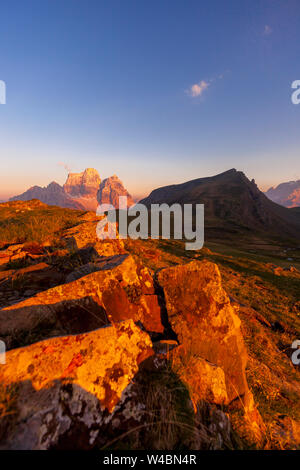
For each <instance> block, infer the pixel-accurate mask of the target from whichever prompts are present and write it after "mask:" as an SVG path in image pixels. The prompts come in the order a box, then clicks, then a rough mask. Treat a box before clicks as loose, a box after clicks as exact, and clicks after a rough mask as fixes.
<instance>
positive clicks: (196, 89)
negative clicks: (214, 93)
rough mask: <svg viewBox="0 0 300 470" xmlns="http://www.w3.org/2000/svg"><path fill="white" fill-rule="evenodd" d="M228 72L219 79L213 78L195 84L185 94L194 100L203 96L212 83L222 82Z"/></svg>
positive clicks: (219, 76)
mask: <svg viewBox="0 0 300 470" xmlns="http://www.w3.org/2000/svg"><path fill="white" fill-rule="evenodd" d="M227 72H228V71H226V72H224V73H221V74H219V75H218V76H217V77H214V78H211V79H210V80H200V81H199V82H198V83H194V84H193V85H191V86H190V87H189V88H188V89H187V90H185V93H186V94H187V95H189V96H191V97H192V98H196V97H197V96H201V95H203V93H204V92H205V91H206V90H207V88H208V87H210V85H211V84H212V83H214V82H216V81H217V80H222V79H223V78H224V77H225V74H226V73H227Z"/></svg>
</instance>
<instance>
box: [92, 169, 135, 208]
mask: <svg viewBox="0 0 300 470" xmlns="http://www.w3.org/2000/svg"><path fill="white" fill-rule="evenodd" d="M119 196H126V197H127V207H130V206H133V205H134V201H133V199H132V197H131V196H130V194H129V192H128V191H127V190H126V189H125V188H124V186H123V183H122V181H121V180H120V179H119V178H118V177H117V176H116V175H113V176H111V177H110V178H106V179H104V180H103V181H102V183H101V184H100V187H99V191H98V194H97V199H98V203H99V204H112V205H113V206H114V207H115V208H116V209H118V208H119Z"/></svg>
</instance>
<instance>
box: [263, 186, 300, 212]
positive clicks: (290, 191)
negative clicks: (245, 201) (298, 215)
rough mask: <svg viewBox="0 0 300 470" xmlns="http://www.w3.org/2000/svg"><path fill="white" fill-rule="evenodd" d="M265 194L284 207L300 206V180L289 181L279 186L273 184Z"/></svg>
mask: <svg viewBox="0 0 300 470" xmlns="http://www.w3.org/2000/svg"><path fill="white" fill-rule="evenodd" d="M265 195H266V196H267V197H268V198H269V199H271V201H273V202H276V203H277V204H280V205H281V206H284V207H299V206H300V180H297V181H287V182H286V183H280V184H278V185H277V186H272V187H271V188H269V189H268V191H266V192H265Z"/></svg>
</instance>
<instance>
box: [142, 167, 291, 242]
mask: <svg viewBox="0 0 300 470" xmlns="http://www.w3.org/2000/svg"><path fill="white" fill-rule="evenodd" d="M141 203H144V204H145V205H146V206H148V207H149V206H150V205H151V204H161V203H168V204H173V203H179V204H188V203H190V204H191V203H192V204H196V203H198V204H204V205H205V226H206V232H207V233H208V231H210V233H213V232H214V231H216V232H219V233H220V230H221V229H222V233H224V235H225V232H229V233H231V232H232V233H234V232H237V233H240V232H241V231H242V232H245V233H247V232H248V233H249V232H251V233H253V232H256V233H257V234H260V235H261V234H267V235H269V236H275V237H278V236H280V237H287V238H290V237H292V238H299V230H300V220H299V217H298V216H297V214H296V213H295V212H293V211H291V210H289V209H286V208H285V207H282V206H280V205H278V204H275V203H274V202H272V201H270V200H269V199H268V198H267V197H266V196H265V195H264V194H263V193H262V192H261V191H260V190H259V189H258V187H257V186H256V184H255V182H254V181H253V180H252V181H250V180H249V179H248V178H247V177H246V176H245V175H244V173H243V172H241V171H237V170H235V169H232V170H228V171H226V172H224V173H221V174H219V175H216V176H212V177H208V178H199V179H195V180H192V181H188V182H186V183H182V184H177V185H171V186H165V187H162V188H158V189H156V190H154V191H152V192H151V194H150V195H149V196H148V197H146V198H145V199H143V200H142V201H141Z"/></svg>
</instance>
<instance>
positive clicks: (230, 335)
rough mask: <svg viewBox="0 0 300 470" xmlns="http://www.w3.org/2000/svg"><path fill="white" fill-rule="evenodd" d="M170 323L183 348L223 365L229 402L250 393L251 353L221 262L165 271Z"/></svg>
mask: <svg viewBox="0 0 300 470" xmlns="http://www.w3.org/2000/svg"><path fill="white" fill-rule="evenodd" d="M157 280H158V283H159V284H160V286H161V287H162V288H163V290H164V295H165V301H166V308H167V311H168V318H169V322H170V324H171V326H172V328H173V330H174V331H175V333H176V334H177V336H178V339H179V342H180V343H181V344H182V346H183V350H184V351H185V353H186V352H188V353H189V354H190V355H191V356H194V357H195V356H200V357H202V358H203V359H206V360H207V361H209V362H211V363H212V364H215V365H217V366H219V367H221V368H222V369H223V371H224V373H225V382H226V390H227V396H228V401H229V402H230V401H232V400H234V399H235V398H236V397H238V396H243V395H247V394H248V391H249V390H248V385H247V381H246V376H245V366H246V361H247V352H246V349H245V345H244V341H243V337H242V334H241V331H240V319H239V318H238V316H237V315H236V313H235V311H234V309H233V308H232V306H231V304H230V300H229V297H228V295H227V294H226V292H225V291H224V289H223V287H222V283H221V275H220V271H219V269H218V267H217V265H215V264H213V263H211V262H208V261H202V262H200V261H192V262H191V263H188V264H185V265H179V266H175V267H170V268H166V269H163V270H161V271H160V272H159V273H158V275H157Z"/></svg>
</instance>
